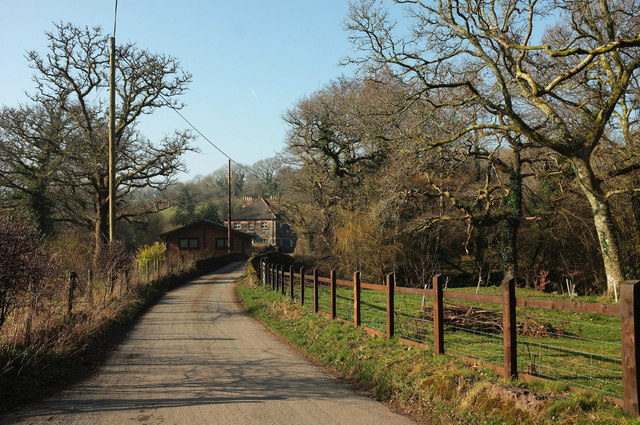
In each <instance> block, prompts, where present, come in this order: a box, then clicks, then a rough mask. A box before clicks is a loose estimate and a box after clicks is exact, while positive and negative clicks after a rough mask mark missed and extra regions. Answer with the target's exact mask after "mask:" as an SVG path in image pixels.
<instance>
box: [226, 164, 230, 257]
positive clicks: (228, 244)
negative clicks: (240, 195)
mask: <svg viewBox="0 0 640 425" xmlns="http://www.w3.org/2000/svg"><path fill="white" fill-rule="evenodd" d="M227 206H228V210H229V212H228V214H227V219H228V220H227V252H228V253H229V254H231V159H229V203H228V205H227Z"/></svg>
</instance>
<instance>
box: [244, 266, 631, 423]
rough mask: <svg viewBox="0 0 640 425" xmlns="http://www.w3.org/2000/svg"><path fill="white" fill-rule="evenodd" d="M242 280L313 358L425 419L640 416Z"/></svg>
mask: <svg viewBox="0 0 640 425" xmlns="http://www.w3.org/2000/svg"><path fill="white" fill-rule="evenodd" d="M247 269H248V275H247V276H246V277H245V278H244V279H243V280H242V281H239V284H238V286H237V294H238V298H239V299H240V300H241V301H242V302H243V303H244V305H245V307H246V309H247V311H248V312H249V313H250V314H252V315H253V316H255V317H256V318H258V319H260V320H261V321H263V322H264V323H265V324H266V325H267V326H268V327H269V328H271V329H272V330H274V331H275V332H277V333H279V334H280V335H282V336H283V337H284V338H286V339H287V340H288V341H290V342H291V343H292V344H294V345H296V346H298V347H300V348H301V349H303V350H304V351H305V352H306V353H307V354H308V355H309V356H310V357H311V358H313V359H314V360H316V361H317V362H319V363H321V364H324V365H326V366H328V367H329V368H331V369H332V370H333V371H334V372H335V373H336V374H337V375H339V376H341V377H343V378H346V379H349V380H351V381H352V382H354V383H356V384H358V385H359V386H360V387H362V388H363V389H365V390H367V391H369V392H370V393H371V394H372V395H373V396H374V397H375V398H377V399H378V400H381V401H385V402H388V403H390V404H391V405H392V406H393V407H394V408H396V409H398V410H401V411H403V412H405V413H407V414H409V415H411V416H412V417H414V418H415V419H417V420H419V421H420V422H424V423H436V424H503V423H510V424H517V423H535V424H574V423H576V424H611V423H622V424H625V423H640V422H639V421H638V420H637V419H633V418H630V417H628V416H627V415H626V414H625V413H624V412H623V411H622V409H620V408H618V407H616V406H614V405H612V404H611V403H608V402H605V401H604V400H603V399H602V396H598V395H596V394H593V393H590V392H586V391H585V392H582V391H578V392H572V391H569V390H568V388H567V387H566V386H564V385H562V384H558V383H550V384H547V383H533V384H527V385H525V384H524V383H522V382H519V381H515V382H513V381H506V380H504V379H501V378H499V377H497V376H496V375H495V374H494V373H493V372H492V371H489V370H485V369H483V368H481V367H474V366H469V365H467V364H466V363H464V362H462V361H461V360H459V359H457V358H454V357H450V356H437V357H434V356H433V352H432V351H430V350H428V349H417V348H413V347H410V346H407V345H404V344H402V343H400V342H399V341H398V340H392V341H387V340H386V339H384V338H381V337H374V336H370V335H369V334H367V333H366V332H364V331H363V330H362V329H360V328H355V327H353V326H352V325H349V324H344V323H342V322H340V321H331V320H329V319H327V318H325V317H323V316H320V315H316V314H313V313H310V312H309V311H308V309H307V308H301V307H300V306H298V305H296V304H292V303H290V302H289V301H288V299H287V297H286V296H284V295H281V294H278V293H276V292H275V291H270V290H268V289H266V288H265V287H262V286H256V284H255V282H256V277H255V271H254V270H253V268H252V266H251V264H250V263H247Z"/></svg>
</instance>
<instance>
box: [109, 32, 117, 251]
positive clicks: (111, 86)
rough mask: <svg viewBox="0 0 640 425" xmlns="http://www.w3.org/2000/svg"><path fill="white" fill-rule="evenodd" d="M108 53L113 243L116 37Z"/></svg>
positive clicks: (110, 216)
mask: <svg viewBox="0 0 640 425" xmlns="http://www.w3.org/2000/svg"><path fill="white" fill-rule="evenodd" d="M110 45H111V51H110V52H109V68H110V78H109V242H113V240H114V237H113V226H114V221H115V220H114V213H115V197H116V188H115V183H116V149H115V138H116V137H115V136H116V123H115V121H116V37H115V32H114V36H113V37H111V39H110Z"/></svg>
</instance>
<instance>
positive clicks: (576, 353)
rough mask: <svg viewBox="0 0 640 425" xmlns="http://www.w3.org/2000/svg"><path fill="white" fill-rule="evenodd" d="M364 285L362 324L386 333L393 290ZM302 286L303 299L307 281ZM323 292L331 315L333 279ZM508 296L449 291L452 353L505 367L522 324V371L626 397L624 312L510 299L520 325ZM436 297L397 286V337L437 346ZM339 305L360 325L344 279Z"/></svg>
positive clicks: (447, 325) (447, 327)
mask: <svg viewBox="0 0 640 425" xmlns="http://www.w3.org/2000/svg"><path fill="white" fill-rule="evenodd" d="M297 279H299V277H298V278H297ZM364 285H366V287H362V288H361V289H360V319H361V325H362V326H363V327H366V328H370V329H373V330H375V331H378V332H380V333H385V332H386V330H387V309H388V306H387V293H386V291H385V288H384V286H382V285H373V284H363V286H364ZM313 286H314V283H313V277H312V276H311V275H309V276H306V279H305V306H306V308H307V309H308V310H309V311H313V293H314V288H313ZM294 288H296V289H297V291H296V292H297V294H296V297H295V299H296V302H299V299H300V291H299V288H300V284H299V280H296V283H295V285H294ZM317 290H318V306H319V311H321V312H324V313H326V314H330V313H331V308H332V305H331V303H332V300H331V289H330V279H328V278H320V279H318V288H317ZM500 291H501V289H500V288H495V290H494V291H493V292H492V293H489V294H485V295H475V294H473V293H472V290H471V289H470V288H469V289H455V290H453V291H451V290H449V291H445V292H444V295H443V309H442V323H443V334H442V335H443V343H444V347H445V352H447V353H451V354H456V355H461V356H464V357H466V358H471V359H476V360H480V361H483V362H486V363H488V364H490V365H494V366H497V367H498V370H500V368H502V367H503V366H504V367H506V363H507V362H506V361H505V360H507V359H506V358H505V347H506V346H507V342H506V337H505V336H504V332H503V331H504V329H505V328H504V326H506V324H507V323H508V322H509V323H511V325H509V326H510V327H512V328H513V327H515V334H516V338H515V340H514V341H513V344H512V346H513V345H515V347H516V351H515V353H516V357H517V367H516V370H517V372H520V373H525V374H528V375H530V376H532V377H537V378H544V379H547V380H555V381H561V382H565V383H567V384H568V385H570V386H575V387H582V388H586V389H590V390H593V391H597V392H599V393H602V394H604V395H607V396H611V397H613V398H617V399H620V398H622V397H623V366H622V342H621V341H622V340H623V339H624V337H625V336H624V335H623V334H622V332H621V313H620V311H621V310H620V307H618V306H615V305H614V306H612V305H605V304H595V303H594V304H589V303H584V302H583V303H567V302H555V301H554V302H552V301H549V300H544V299H535V298H526V297H518V299H517V300H518V301H517V307H516V302H515V301H508V302H509V305H511V303H512V302H513V308H514V309H515V312H516V314H515V320H514V321H513V322H510V320H511V319H509V318H508V317H511V316H507V317H503V311H504V306H503V303H504V302H505V299H506V298H504V297H502V296H498V294H500V293H501V292H500ZM434 294H435V292H432V291H431V290H428V291H427V290H420V289H407V288H402V287H398V288H396V290H395V297H394V298H395V300H394V303H393V305H392V306H391V309H392V311H393V315H394V316H393V317H394V322H395V325H394V333H395V336H397V337H400V338H403V339H406V340H409V341H413V342H416V343H420V344H423V345H425V346H427V347H433V346H434V345H435V338H434V333H436V332H435V329H434V309H435V307H434V305H435V304H436V299H434ZM335 300H336V301H335V305H334V308H335V312H336V317H337V318H340V319H343V320H347V321H350V322H353V321H354V312H355V306H354V302H355V297H354V287H353V286H350V285H348V283H347V282H344V281H343V282H341V284H340V285H337V286H336V294H335ZM569 304H571V305H569ZM574 304H575V305H574ZM523 306H524V307H523ZM576 309H577V310H576ZM576 311H582V312H576ZM584 311H586V312H584ZM594 311H596V312H598V313H597V314H594V313H592V312H594ZM587 312H588V313H587ZM439 317H440V316H439ZM511 356H513V355H511ZM506 373H507V372H506V371H505V374H506Z"/></svg>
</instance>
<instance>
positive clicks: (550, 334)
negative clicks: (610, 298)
mask: <svg viewBox="0 0 640 425" xmlns="http://www.w3.org/2000/svg"><path fill="white" fill-rule="evenodd" d="M517 316H518V369H519V370H521V371H523V372H525V373H528V374H530V375H533V376H537V377H541V378H545V379H550V380H558V381H563V382H565V383H567V384H569V385H572V386H577V387H582V388H587V389H591V390H594V391H598V392H602V393H604V394H606V395H609V396H612V397H617V398H621V397H622V347H621V339H622V336H621V331H620V318H619V317H615V316H603V315H594V314H584V313H572V312H553V311H548V310H541V309H531V308H518V309H517Z"/></svg>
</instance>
